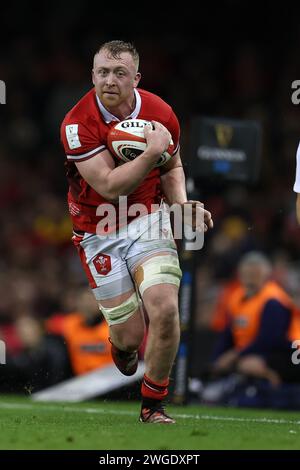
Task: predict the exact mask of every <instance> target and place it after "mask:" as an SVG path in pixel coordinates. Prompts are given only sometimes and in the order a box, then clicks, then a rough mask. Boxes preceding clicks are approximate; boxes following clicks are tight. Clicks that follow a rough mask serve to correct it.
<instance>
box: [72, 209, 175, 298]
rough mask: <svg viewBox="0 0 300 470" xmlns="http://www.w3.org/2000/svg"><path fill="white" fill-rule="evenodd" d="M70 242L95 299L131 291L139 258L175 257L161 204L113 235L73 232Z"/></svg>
mask: <svg viewBox="0 0 300 470" xmlns="http://www.w3.org/2000/svg"><path fill="white" fill-rule="evenodd" d="M73 241H74V244H75V245H76V246H77V248H78V251H79V255H80V259H81V263H82V265H83V268H84V270H85V273H86V275H87V278H88V281H89V284H90V287H91V289H92V291H93V293H94V295H95V298H96V300H97V301H101V300H105V299H111V298H114V297H116V296H118V295H121V294H124V293H126V292H129V291H130V290H132V289H133V290H135V289H136V287H135V284H134V281H133V273H134V270H135V268H136V266H137V265H139V264H140V262H141V260H143V258H146V257H148V256H150V255H155V254H159V253H161V252H169V253H171V254H173V255H175V256H178V255H177V248H176V243H175V241H174V238H173V234H172V229H171V224H170V214H169V211H168V209H167V208H166V206H165V205H164V204H162V205H161V207H160V208H159V209H158V210H157V211H156V212H153V213H151V214H147V215H144V216H142V217H138V218H136V219H134V220H133V221H132V222H130V224H129V225H128V226H126V227H123V228H121V229H120V230H119V231H118V232H117V233H115V234H113V235H107V236H106V237H103V236H101V237H100V236H98V235H97V234H95V233H87V232H85V233H84V234H83V235H79V234H76V233H75V234H74V236H73Z"/></svg>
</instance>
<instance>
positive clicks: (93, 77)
mask: <svg viewBox="0 0 300 470" xmlns="http://www.w3.org/2000/svg"><path fill="white" fill-rule="evenodd" d="M92 82H93V85H95V74H94V69H92Z"/></svg>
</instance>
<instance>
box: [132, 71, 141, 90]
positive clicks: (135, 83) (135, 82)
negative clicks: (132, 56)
mask: <svg viewBox="0 0 300 470" xmlns="http://www.w3.org/2000/svg"><path fill="white" fill-rule="evenodd" d="M141 77H142V75H141V74H140V72H137V74H136V76H135V77H134V83H133V86H134V88H136V87H137V86H138V84H139V82H140V79H141Z"/></svg>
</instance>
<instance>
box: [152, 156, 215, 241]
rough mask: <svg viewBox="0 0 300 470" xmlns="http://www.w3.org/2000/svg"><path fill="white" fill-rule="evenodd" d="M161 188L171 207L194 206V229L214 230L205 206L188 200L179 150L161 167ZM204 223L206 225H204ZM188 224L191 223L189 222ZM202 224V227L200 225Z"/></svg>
mask: <svg viewBox="0 0 300 470" xmlns="http://www.w3.org/2000/svg"><path fill="white" fill-rule="evenodd" d="M160 180H161V188H162V192H163V194H164V196H165V198H166V201H167V203H168V204H169V206H172V204H180V205H181V206H183V205H184V204H191V205H192V208H191V209H192V210H191V212H192V223H191V225H192V227H193V229H194V230H195V229H198V230H204V231H205V232H206V231H207V230H208V229H209V228H213V220H212V216H211V213H210V212H209V211H208V210H206V209H204V204H203V203H202V202H200V201H191V200H188V198H187V194H186V186H185V174H184V171H183V167H182V161H181V158H180V153H179V150H178V151H177V152H176V154H175V155H173V157H172V158H170V160H169V161H168V162H167V163H165V165H163V167H161V174H160ZM202 222H204V224H202ZM187 223H188V224H190V223H189V221H187ZM199 223H200V225H199Z"/></svg>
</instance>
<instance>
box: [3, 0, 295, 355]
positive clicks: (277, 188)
mask: <svg viewBox="0 0 300 470" xmlns="http://www.w3.org/2000/svg"><path fill="white" fill-rule="evenodd" d="M27 8H28V6H27V4H26V5H25V4H22V5H19V6H18V14H17V15H15V14H14V5H13V4H8V5H6V6H5V7H3V8H2V11H1V18H2V19H1V23H2V26H3V27H2V26H1V32H0V36H1V44H2V46H1V54H0V79H1V80H4V81H5V83H6V87H7V104H6V105H1V106H0V137H1V138H0V162H1V170H0V209H1V210H0V219H1V232H0V253H1V255H0V281H1V282H0V333H1V334H2V337H4V338H5V340H6V342H7V347H8V353H9V354H12V355H13V354H14V352H15V348H16V342H17V343H18V342H19V343H20V338H19V337H18V329H19V327H18V325H19V322H20V321H21V319H22V318H33V319H38V321H43V322H44V321H46V320H48V319H49V318H51V317H52V316H53V315H54V314H56V313H57V312H60V313H61V312H63V313H68V312H73V311H75V310H76V308H77V307H76V305H75V301H76V302H77V300H76V298H77V297H76V295H75V293H76V292H77V290H78V288H79V287H82V286H85V285H86V281H85V276H84V273H83V271H82V268H81V265H80V263H79V259H78V256H77V253H76V252H75V249H74V248H73V246H72V244H71V224H70V220H69V217H68V210H67V204H66V192H67V185H66V180H65V176H64V155H63V151H62V148H61V146H60V141H59V126H60V122H61V121H62V119H63V117H64V115H65V113H66V112H67V111H68V110H69V109H70V108H71V107H72V105H73V104H74V103H76V101H77V100H78V99H79V98H80V97H81V96H83V94H84V93H85V92H86V91H88V90H89V89H90V87H91V79H90V69H91V64H92V59H93V54H94V52H95V51H96V49H97V48H98V46H99V45H100V44H101V43H102V42H104V41H106V40H110V39H125V40H127V39H128V40H133V41H134V43H135V45H136V47H137V49H138V50H139V52H140V55H141V64H140V69H141V72H142V76H143V78H142V81H141V87H142V88H145V89H149V90H150V91H152V92H154V93H156V94H158V95H160V96H161V97H162V98H163V99H165V100H166V101H168V102H169V103H170V104H171V105H172V106H173V108H174V110H175V112H176V114H177V115H178V117H179V119H180V121H181V126H182V138H181V144H182V145H181V146H182V152H181V153H182V157H183V160H184V165H185V170H186V173H187V175H190V174H192V168H191V164H190V160H191V155H190V154H189V126H190V122H191V119H192V117H193V116H196V115H209V116H226V117H235V118H249V119H256V120H258V121H259V122H260V123H261V125H262V129H263V148H262V162H261V171H260V175H259V179H258V181H257V182H256V183H255V184H252V185H247V184H243V185H240V184H239V183H228V182H227V183H220V182H215V181H214V180H213V178H212V179H210V180H209V181H199V182H197V184H198V188H197V189H198V191H199V194H200V197H201V199H202V200H203V201H204V202H205V204H206V206H207V208H209V210H211V212H212V214H213V218H214V222H215V229H214V230H213V231H212V232H211V233H210V234H209V235H208V237H207V239H206V241H205V245H204V248H203V250H201V252H199V253H197V254H196V255H195V256H196V257H197V279H196V283H197V293H198V298H197V315H196V323H197V328H198V329H200V330H201V329H205V328H209V327H210V325H211V319H212V314H213V312H214V309H215V306H216V303H217V301H218V296H219V295H220V293H221V292H222V288H223V286H224V285H226V283H227V282H228V281H230V279H232V278H234V276H235V270H236V266H237V263H238V261H239V259H240V257H241V256H242V255H243V254H244V253H246V252H247V251H250V250H260V251H262V252H263V253H265V254H266V255H267V256H268V257H269V258H270V259H271V260H272V262H273V266H274V271H273V276H274V278H275V279H276V280H277V281H278V282H279V283H280V284H281V285H282V286H283V287H284V288H285V289H286V290H287V291H288V293H289V294H290V295H291V296H292V297H293V299H294V301H295V302H296V303H297V304H298V305H299V306H300V265H299V261H300V257H299V253H300V229H299V228H298V226H297V223H296V218H295V195H294V194H293V192H292V186H293V179H294V174H295V153H296V148H297V144H298V141H299V140H300V106H296V105H293V104H292V102H291V93H292V90H291V83H292V81H293V80H296V79H300V58H299V49H300V35H299V28H298V25H297V15H296V14H294V13H293V14H292V12H289V14H288V12H285V13H282V11H281V9H279V7H278V8H277V7H276V6H274V5H272V6H271V3H270V4H269V2H265V3H264V5H262V6H261V7H260V8H259V12H258V10H256V9H255V8H254V9H253V8H251V5H250V3H249V4H247V3H246V4H245V5H244V4H243V5H242V6H241V5H239V2H237V1H234V0H231V1H230V0H227V1H224V2H222V4H221V5H220V6H219V7H218V8H217V10H218V11H215V6H214V5H212V6H209V5H206V6H205V7H204V6H203V7H202V10H203V11H202V12H201V14H199V16H197V15H192V12H191V11H190V10H189V9H185V10H183V11H182V15H181V18H180V25H181V26H182V29H181V28H179V24H178V21H179V18H177V19H176V18H174V19H172V13H171V12H169V13H167V12H166V13H163V12H161V15H160V17H159V19H156V20H157V21H155V22H154V21H152V20H153V19H151V15H150V16H149V18H146V17H144V16H143V15H142V13H141V12H135V15H136V16H135V17H134V18H129V16H130V15H129V12H128V9H127V6H126V9H125V6H123V7H122V8H123V9H124V11H120V12H119V13H118V14H114V12H113V10H112V9H110V8H111V7H109V9H108V10H105V11H101V10H100V11H99V12H98V11H95V12H93V11H92V10H91V8H90V6H89V5H88V3H86V4H85V3H82V2H77V1H74V2H72V5H71V8H70V5H68V4H61V3H60V4H58V3H53V5H51V9H49V10H48V9H47V8H46V5H43V4H41V5H39V6H36V7H35V8H36V9H37V10H36V11H35V16H32V17H31V18H30V16H29V17H28V16H26V15H25V13H26V11H25V10H26V9H27ZM258 13H259V14H258ZM23 14H24V15H25V16H26V18H28V20H26V25H25V24H24V21H23V20H24V17H23ZM131 14H133V13H132V12H131ZM38 15H39V16H40V18H41V20H40V21H39V22H37V21H36V17H37V16H38ZM126 15H127V16H126ZM246 16H247V21H246V20H245V17H246ZM11 18H14V21H13V22H12V21H11ZM126 18H128V23H126ZM132 22H134V25H132ZM245 22H247V24H249V25H250V26H249V27H248V26H246V25H245ZM126 25H127V26H126ZM129 25H130V32H129V31H128V29H129ZM293 25H294V26H293ZM4 44H5V47H4ZM11 324H15V325H16V328H15V329H14V331H12V330H11V329H10V326H11ZM43 331H44V330H43ZM19 336H20V335H19ZM23 341H24V340H23ZM24 347H26V345H25V344H24Z"/></svg>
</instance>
